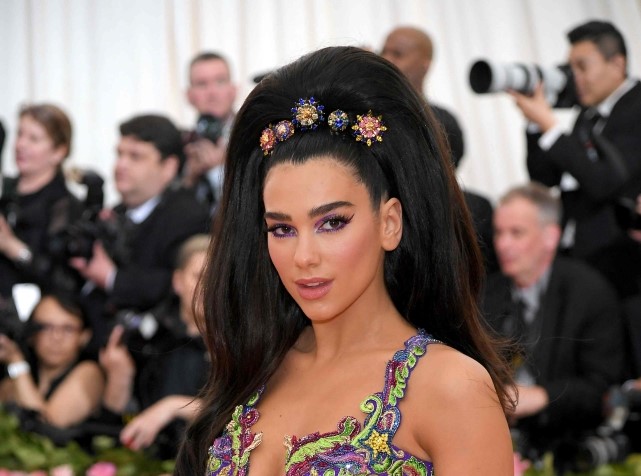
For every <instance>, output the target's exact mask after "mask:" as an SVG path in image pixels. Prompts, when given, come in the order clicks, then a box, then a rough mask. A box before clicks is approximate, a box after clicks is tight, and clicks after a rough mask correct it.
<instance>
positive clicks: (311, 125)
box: [292, 96, 325, 131]
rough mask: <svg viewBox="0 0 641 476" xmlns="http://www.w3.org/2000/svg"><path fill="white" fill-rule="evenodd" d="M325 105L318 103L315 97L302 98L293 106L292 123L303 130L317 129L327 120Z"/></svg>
mask: <svg viewBox="0 0 641 476" xmlns="http://www.w3.org/2000/svg"><path fill="white" fill-rule="evenodd" d="M324 110H325V106H323V105H321V104H318V103H317V102H316V101H315V100H314V97H313V96H312V97H310V98H309V99H303V98H300V99H299V100H298V102H297V103H296V104H295V106H294V107H293V108H292V123H294V125H295V126H296V127H298V128H300V130H301V131H306V130H312V131H313V130H315V129H316V128H317V127H318V125H319V124H320V123H321V122H323V121H324V120H325V116H324V114H323V111H324Z"/></svg>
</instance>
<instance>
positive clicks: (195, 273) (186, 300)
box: [173, 251, 207, 318]
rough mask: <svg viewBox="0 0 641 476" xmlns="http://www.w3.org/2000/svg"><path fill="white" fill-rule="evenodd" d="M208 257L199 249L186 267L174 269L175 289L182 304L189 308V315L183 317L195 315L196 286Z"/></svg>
mask: <svg viewBox="0 0 641 476" xmlns="http://www.w3.org/2000/svg"><path fill="white" fill-rule="evenodd" d="M206 257H207V253H206V252H205V251H198V252H196V253H194V254H193V255H191V257H190V258H189V259H188V260H187V264H186V265H185V267H184V268H182V269H177V270H176V271H174V275H173V286H174V291H175V292H176V295H177V296H178V298H179V299H180V304H181V306H183V307H184V309H187V310H189V316H183V318H185V317H190V318H191V317H193V316H191V307H192V302H193V300H194V297H195V295H196V286H197V285H198V280H199V279H200V275H201V274H202V272H203V268H204V266H205V259H206Z"/></svg>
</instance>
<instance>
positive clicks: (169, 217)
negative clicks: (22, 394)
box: [72, 115, 209, 343]
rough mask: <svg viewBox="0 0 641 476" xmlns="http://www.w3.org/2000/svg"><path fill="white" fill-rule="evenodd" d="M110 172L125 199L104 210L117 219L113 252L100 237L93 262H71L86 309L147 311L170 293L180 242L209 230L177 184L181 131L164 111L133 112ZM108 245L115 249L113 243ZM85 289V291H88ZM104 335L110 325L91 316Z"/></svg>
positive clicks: (203, 213)
mask: <svg viewBox="0 0 641 476" xmlns="http://www.w3.org/2000/svg"><path fill="white" fill-rule="evenodd" d="M120 133H121V138H120V141H119V143H118V148H117V153H118V158H117V160H116V165H115V170H114V176H115V183H116V188H117V190H118V192H119V193H120V196H121V199H122V202H121V204H120V205H118V206H117V207H115V208H114V210H113V211H111V210H109V211H104V210H103V212H102V214H101V217H102V219H103V220H105V221H111V222H112V223H118V224H119V225H118V226H117V228H118V235H119V238H118V239H119V243H120V244H119V245H118V246H116V247H115V248H116V252H115V253H114V252H112V255H111V256H110V255H109V253H108V252H107V251H106V249H108V248H109V247H108V246H107V244H103V243H101V242H100V241H96V242H95V243H94V245H93V256H92V257H91V258H90V259H85V258H81V257H76V258H73V259H72V265H73V266H74V267H75V268H76V269H78V271H80V273H81V274H82V275H83V276H84V277H85V278H86V279H87V280H88V285H87V286H85V289H84V290H85V293H86V294H87V295H90V299H89V300H90V302H91V303H92V304H93V306H92V305H91V304H90V306H89V307H94V308H95V304H96V302H98V303H100V304H101V307H102V311H103V314H106V315H108V316H109V315H113V314H114V313H115V312H116V311H118V310H122V309H131V310H134V311H145V310H148V309H150V308H152V307H153V306H154V305H156V304H157V303H158V302H159V301H160V300H161V299H162V298H164V297H165V296H166V295H167V293H168V292H170V290H171V276H172V271H173V267H174V259H175V257H176V252H177V250H178V248H179V247H180V245H181V244H182V242H183V241H184V240H185V239H187V238H189V237H190V236H192V235H195V234H197V233H203V232H207V231H208V229H209V214H208V210H207V207H206V206H205V205H204V204H201V203H199V202H197V201H196V199H195V197H194V196H193V194H192V193H191V192H189V191H187V190H184V189H180V188H177V187H176V186H175V182H176V179H177V177H178V173H179V171H180V168H181V165H182V163H183V159H182V157H183V152H182V140H181V134H180V132H179V131H178V129H177V128H176V127H175V126H174V124H173V123H172V122H171V121H170V120H169V119H167V118H166V117H163V116H157V115H142V116H136V117H133V118H132V119H130V120H128V121H126V122H124V123H123V124H121V125H120ZM112 248H113V247H112ZM87 291H89V292H87ZM93 323H94V325H97V326H98V332H96V329H95V328H94V334H96V333H98V334H99V335H100V337H101V338H102V339H101V340H102V342H101V343H104V339H105V338H106V335H107V332H108V329H109V327H110V326H109V325H108V324H106V323H105V321H104V320H103V319H94V322H93Z"/></svg>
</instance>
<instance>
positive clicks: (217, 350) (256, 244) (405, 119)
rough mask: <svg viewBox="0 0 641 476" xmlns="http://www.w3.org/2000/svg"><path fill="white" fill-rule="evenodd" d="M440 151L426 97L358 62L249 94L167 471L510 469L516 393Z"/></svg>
mask: <svg viewBox="0 0 641 476" xmlns="http://www.w3.org/2000/svg"><path fill="white" fill-rule="evenodd" d="M448 154H449V152H448V151H447V149H446V146H445V142H444V140H443V136H442V132H441V130H440V129H439V127H438V125H437V123H436V122H435V120H434V118H433V117H432V115H431V113H430V112H429V107H428V106H427V105H426V103H425V102H424V100H423V99H421V98H420V97H419V96H418V95H417V94H416V93H415V92H414V91H413V89H412V87H411V86H410V85H409V83H407V81H406V80H405V79H404V77H403V76H402V75H401V74H400V73H399V71H398V70H397V69H396V68H395V67H394V66H392V65H391V64H390V63H389V62H387V61H386V60H384V59H382V58H380V57H378V56H377V55H375V54H372V53H369V52H366V51H364V50H361V49H358V48H351V47H334V48H326V49H322V50H319V51H317V52H315V53H312V54H309V55H307V56H304V57H303V58H301V59H300V60H298V61H296V62H294V63H292V64H290V65H287V66H285V67H283V68H281V69H280V70H278V71H276V72H274V73H272V74H271V75H269V76H268V77H267V78H265V79H264V80H263V81H262V82H261V83H260V84H259V85H258V86H257V87H256V88H255V89H254V91H253V92H252V93H251V94H250V95H249V97H248V98H247V100H246V101H245V104H244V105H243V107H242V108H241V111H240V112H239V114H238V116H237V119H236V123H235V125H234V129H233V132H232V136H231V140H230V142H229V150H228V161H227V174H226V177H225V187H224V194H223V201H222V205H221V208H220V216H219V217H218V218H217V221H216V226H215V231H214V240H215V242H216V244H217V245H216V248H215V249H214V248H212V249H211V250H210V257H209V261H208V264H207V266H206V270H205V274H204V277H203V281H202V287H203V304H204V311H205V319H204V333H205V341H206V343H207V345H208V348H209V351H210V354H211V359H212V366H211V374H210V376H209V381H208V384H207V386H206V388H205V390H204V392H203V395H202V397H203V405H202V409H201V412H200V415H199V417H198V418H197V420H196V421H195V422H194V424H193V425H192V426H191V427H190V429H189V430H188V433H187V435H186V437H185V441H184V443H183V445H182V449H181V453H180V455H179V457H178V460H177V468H176V474H179V475H193V474H203V473H205V474H207V475H222V474H239V475H243V474H248V473H249V474H251V475H252V476H256V475H264V474H273V475H276V474H283V473H285V474H287V475H299V474H300V475H303V474H322V475H328V474H332V475H338V474H341V475H343V474H422V475H429V474H434V472H435V473H436V474H438V475H439V476H443V475H457V476H458V475H462V474H476V475H492V476H496V475H508V474H512V450H511V443H510V437H509V431H508V426H507V423H506V419H505V415H504V410H506V409H509V408H510V406H511V405H512V403H511V401H510V397H509V395H511V392H510V391H509V385H510V382H511V380H510V377H509V372H508V371H507V369H506V367H505V365H504V363H503V361H502V360H501V359H500V358H499V356H498V353H497V351H496V347H495V343H494V342H493V341H492V339H491V338H490V337H489V336H488V334H487V332H486V330H485V327H484V325H483V322H482V319H481V317H480V315H479V311H478V306H477V299H478V294H479V288H480V286H481V276H482V274H483V273H482V265H481V258H480V255H479V250H478V247H477V245H476V240H475V236H474V232H473V229H472V226H471V223H470V217H469V213H468V211H467V209H466V207H465V205H464V202H463V198H462V195H461V192H460V190H459V187H458V185H457V183H456V179H455V177H454V174H453V169H452V167H451V160H450V158H449V155H448Z"/></svg>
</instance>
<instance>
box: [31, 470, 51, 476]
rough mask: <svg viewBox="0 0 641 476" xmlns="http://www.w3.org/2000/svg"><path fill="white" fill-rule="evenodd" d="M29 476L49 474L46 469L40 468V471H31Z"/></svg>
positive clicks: (45, 475)
mask: <svg viewBox="0 0 641 476" xmlns="http://www.w3.org/2000/svg"><path fill="white" fill-rule="evenodd" d="M29 476H47V472H46V471H42V470H38V471H31V472H30V473H29Z"/></svg>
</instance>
